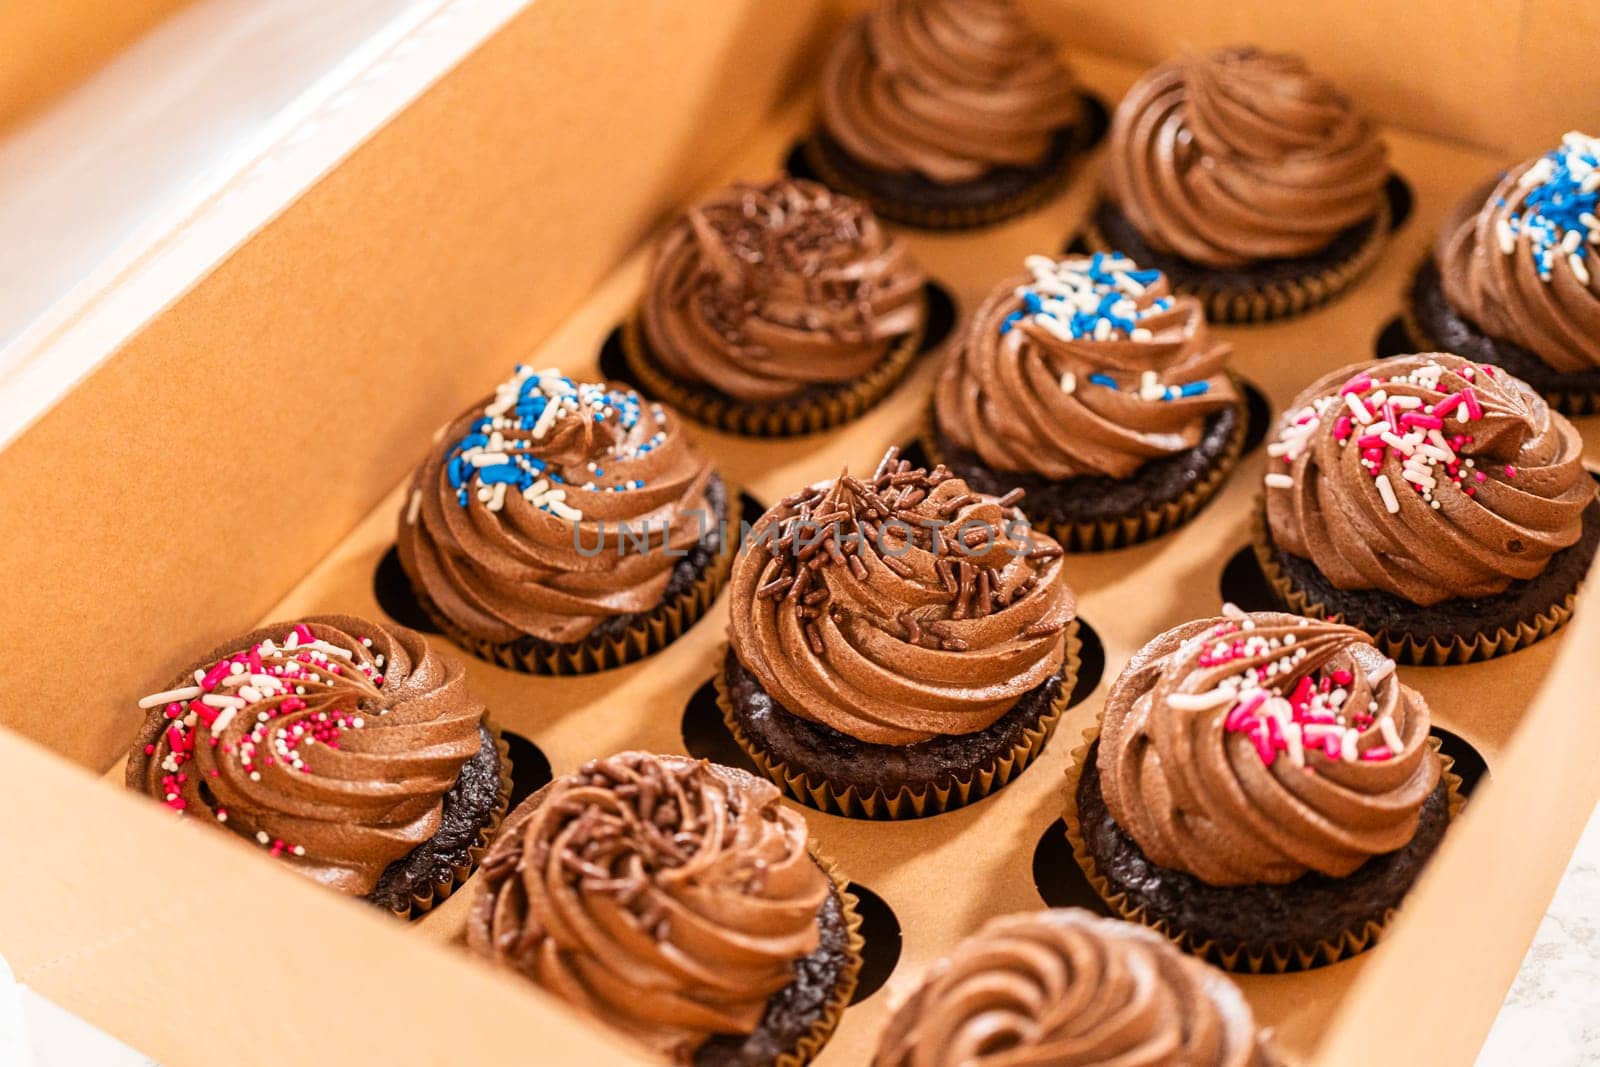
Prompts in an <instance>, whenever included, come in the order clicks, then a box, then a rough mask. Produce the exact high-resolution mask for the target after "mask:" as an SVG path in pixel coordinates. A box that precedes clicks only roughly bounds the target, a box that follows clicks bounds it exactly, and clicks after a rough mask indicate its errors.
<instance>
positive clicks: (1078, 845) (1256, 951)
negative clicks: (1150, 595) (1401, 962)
mask: <svg viewBox="0 0 1600 1067" xmlns="http://www.w3.org/2000/svg"><path fill="white" fill-rule="evenodd" d="M1099 737H1100V723H1099V721H1098V720H1097V721H1096V722H1095V724H1094V725H1092V726H1090V727H1088V728H1087V729H1085V730H1084V731H1083V744H1081V745H1080V746H1079V747H1077V748H1075V749H1073V750H1072V759H1071V760H1070V761H1069V762H1068V764H1067V772H1066V779H1067V802H1066V810H1065V811H1064V812H1063V813H1062V821H1063V822H1064V823H1065V824H1066V827H1067V842H1068V843H1069V844H1070V845H1071V846H1072V855H1073V858H1074V859H1076V860H1077V861H1078V866H1079V867H1080V868H1082V870H1083V875H1084V877H1085V878H1086V879H1088V882H1089V884H1090V885H1091V886H1092V887H1093V888H1094V891H1095V892H1096V893H1098V894H1099V895H1100V898H1101V899H1102V900H1104V901H1105V902H1106V904H1107V905H1108V906H1109V907H1110V908H1111V910H1112V911H1113V912H1114V913H1115V914H1116V915H1117V916H1118V917H1119V918H1122V919H1126V920H1127V921H1128V922H1135V923H1139V924H1140V925H1141V926H1148V927H1149V928H1150V929H1152V930H1155V931H1156V932H1157V933H1159V934H1161V935H1162V936H1163V937H1165V938H1167V939H1168V940H1169V941H1171V942H1172V943H1173V944H1175V945H1177V946H1178V947H1179V948H1180V949H1182V950H1183V951H1185V952H1187V953H1189V954H1190V955H1193V956H1198V957H1200V958H1201V959H1203V960H1206V961H1207V962H1209V963H1214V964H1216V965H1217V966H1218V967H1221V968H1222V969H1223V970H1226V971H1235V972H1239V973H1243V974H1282V973H1284V972H1286V971H1289V970H1295V969H1302V970H1303V969H1309V968H1312V967H1321V966H1324V965H1326V964H1330V963H1337V962H1338V961H1340V960H1342V959H1348V958H1350V957H1351V956H1356V955H1359V954H1360V953H1362V952H1365V951H1366V950H1367V949H1369V948H1371V947H1372V946H1373V945H1375V944H1377V943H1378V941H1379V940H1380V939H1382V937H1383V934H1384V932H1385V931H1386V930H1387V929H1388V928H1389V924H1390V923H1391V922H1392V921H1393V920H1394V917H1395V915H1396V914H1397V913H1398V911H1399V908H1388V909H1385V911H1384V913H1383V917H1382V918H1381V919H1376V920H1368V921H1367V922H1365V923H1363V924H1362V925H1361V926H1359V927H1356V928H1352V929H1348V930H1340V931H1338V932H1337V933H1335V934H1330V935H1329V936H1328V937H1325V938H1323V939H1321V940H1319V941H1316V942H1311V943H1299V942H1292V941H1285V942H1280V943H1276V944H1272V945H1268V946H1265V947H1258V946H1249V945H1245V944H1242V943H1241V944H1231V945H1230V944H1223V943H1221V942H1219V941H1216V940H1203V939H1200V938H1197V937H1195V936H1194V935H1192V934H1190V933H1189V932H1188V931H1186V930H1182V929H1179V928H1176V927H1174V926H1173V925H1172V924H1171V923H1168V922H1167V921H1166V920H1165V919H1152V918H1151V917H1150V916H1149V915H1148V914H1147V913H1146V912H1145V909H1144V908H1143V907H1142V906H1141V905H1139V904H1138V903H1137V902H1135V901H1133V900H1132V899H1130V898H1129V897H1128V895H1127V894H1126V893H1119V892H1117V891H1116V890H1115V889H1113V888H1112V886H1111V883H1110V881H1109V880H1107V878H1106V877H1105V875H1103V874H1101V873H1100V866H1099V864H1097V863H1096V862H1095V859H1094V854H1093V853H1092V852H1090V851H1089V845H1088V842H1087V841H1085V840H1084V836H1083V823H1082V820H1081V819H1080V818H1079V816H1078V784H1079V780H1080V779H1081V778H1082V777H1083V767H1084V762H1085V760H1087V758H1088V755H1089V748H1090V746H1091V745H1093V744H1094V742H1095V741H1097V740H1098V739H1099ZM1428 745H1429V747H1430V748H1432V749H1433V751H1434V752H1435V753H1436V754H1437V755H1438V757H1439V765H1440V767H1439V773H1440V777H1441V779H1442V780H1443V781H1444V784H1445V799H1446V810H1447V811H1448V813H1449V819H1450V821H1451V822H1454V821H1455V819H1456V817H1457V816H1458V815H1460V813H1461V808H1462V806H1463V805H1464V804H1465V803H1466V799H1465V798H1464V797H1463V796H1462V795H1461V779H1460V777H1459V776H1457V775H1456V774H1455V773H1454V771H1452V769H1451V768H1452V767H1454V766H1455V760H1453V759H1451V758H1450V757H1449V756H1447V755H1445V754H1444V752H1442V751H1441V750H1440V747H1439V739H1438V738H1437V737H1433V736H1430V737H1429V738H1428ZM1446 832H1448V831H1446Z"/></svg>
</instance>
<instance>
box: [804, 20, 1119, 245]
mask: <svg viewBox="0 0 1600 1067" xmlns="http://www.w3.org/2000/svg"><path fill="white" fill-rule="evenodd" d="M820 81H821V88H820V91H819V100H818V111H819V116H818V123H817V128H816V130H815V131H814V132H813V133H812V135H811V137H810V139H809V140H808V141H807V142H806V146H805V153H806V161H807V162H808V163H809V164H810V165H811V167H812V169H813V170H815V171H816V172H817V173H818V174H820V175H821V176H822V177H823V180H824V181H826V182H827V183H828V184H829V185H831V186H833V187H834V188H835V189H842V190H844V191H845V192H848V193H850V194H851V195H852V196H859V197H861V198H862V199H864V200H866V201H867V202H868V203H870V204H871V205H872V207H873V209H874V210H875V211H877V212H878V213H879V214H881V215H882V216H883V217H884V218H888V219H893V220H895V221H897V222H905V223H910V224H912V225H915V226H926V227H930V228H934V229H957V228H966V227H972V226H984V225H988V224H989V223H993V222H998V221H999V220H1001V219H1005V218H1009V217H1010V216H1013V215H1018V214H1021V213H1022V212H1024V211H1028V210H1030V209H1032V208H1033V207H1035V206H1037V205H1038V204H1041V203H1043V202H1044V201H1045V200H1046V199H1048V198H1049V197H1050V196H1052V195H1054V193H1055V192H1056V191H1057V190H1058V189H1059V188H1060V186H1061V184H1062V182H1063V181H1064V180H1065V178H1066V176H1067V173H1068V169H1069V166H1070V164H1071V163H1072V162H1073V161H1074V160H1075V159H1077V158H1078V157H1079V156H1081V154H1082V153H1083V152H1084V151H1085V150H1087V149H1088V148H1089V146H1090V145H1091V144H1093V142H1094V140H1095V139H1096V138H1097V137H1098V136H1099V134H1100V133H1101V132H1102V130H1101V129H1100V128H1099V127H1098V125H1097V123H1096V121H1095V120H1094V118H1093V117H1092V114H1091V112H1090V111H1089V109H1088V108H1086V107H1085V106H1084V98H1083V96H1082V94H1081V93H1080V91H1079V89H1078V86H1077V83H1076V81H1075V80H1074V78H1073V76H1072V72H1071V71H1070V70H1069V69H1068V68H1067V66H1066V64H1065V63H1064V62H1063V61H1062V58H1061V54H1060V50H1059V48H1058V47H1057V45H1056V43H1055V42H1054V41H1051V40H1049V39H1048V38H1046V37H1044V36H1042V35H1041V34H1039V33H1038V32H1037V31H1036V30H1035V29H1034V28H1033V27H1032V26H1030V25H1029V24H1028V22H1027V20H1026V19H1025V18H1024V17H1023V15H1022V13H1021V12H1020V11H1018V10H1017V7H1016V5H1015V4H1014V3H1012V0H880V2H879V3H878V4H877V5H876V6H874V7H873V8H872V10H871V11H869V12H867V13H866V14H863V15H861V16H860V17H859V18H857V19H856V20H855V21H854V22H853V23H851V25H850V27H849V28H848V29H847V30H845V31H844V33H843V34H841V35H840V37H839V39H838V41H837V42H835V44H834V45H833V47H832V49H831V50H830V51H829V53H828V57H827V59H826V61H825V62H824V64H823V68H822V73H821V76H820Z"/></svg>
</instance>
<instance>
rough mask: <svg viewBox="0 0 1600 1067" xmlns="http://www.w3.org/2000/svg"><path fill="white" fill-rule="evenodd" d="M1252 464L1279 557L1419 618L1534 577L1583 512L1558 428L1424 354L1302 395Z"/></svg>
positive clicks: (1571, 535)
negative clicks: (1376, 594) (1262, 478)
mask: <svg viewBox="0 0 1600 1067" xmlns="http://www.w3.org/2000/svg"><path fill="white" fill-rule="evenodd" d="M1385 434H1387V437H1385V436H1384V435H1385ZM1268 454H1269V455H1270V456H1273V457H1275V460H1269V462H1268V473H1267V478H1266V486H1267V490H1266V495H1267V522H1268V525H1269V527H1270V529H1271V533H1272V538H1273V540H1274V541H1275V542H1276V543H1277V544H1278V546H1279V547H1280V548H1282V549H1283V550H1284V551H1286V552H1289V553H1292V554H1293V555H1296V556H1300V557H1301V558H1304V559H1309V560H1311V561H1312V562H1313V563H1315V564H1316V566H1317V569H1318V570H1319V571H1320V572H1321V573H1322V575H1323V576H1324V577H1325V578H1327V579H1328V581H1329V582H1331V583H1332V584H1333V585H1334V586H1335V587H1337V588H1339V589H1378V590H1382V591H1383V592H1385V593H1390V594H1392V595H1394V596H1397V597H1400V598H1402V599H1404V600H1407V601H1409V602H1411V603H1413V604H1418V605H1422V606H1428V605H1431V604H1437V603H1439V602H1440V601H1442V600H1447V599H1450V598H1452V597H1480V596H1491V595H1493V594H1495V593H1499V592H1502V591H1503V590H1504V589H1505V588H1506V587H1507V586H1508V585H1510V584H1511V582H1512V581H1513V580H1514V579H1519V578H1521V579H1526V578H1532V577H1534V576H1535V575H1537V574H1539V573H1541V572H1542V571H1543V570H1544V567H1545V565H1546V563H1548V562H1549V559H1550V557H1551V556H1552V555H1554V554H1555V553H1556V552H1559V551H1560V550H1561V549H1563V548H1565V547H1567V546H1568V545H1571V544H1573V543H1575V542H1576V541H1577V540H1578V539H1579V537H1580V536H1581V535H1582V517H1581V516H1582V512H1583V509H1584V507H1585V506H1586V505H1587V504H1588V503H1589V501H1590V500H1592V499H1594V485H1593V483H1592V482H1590V480H1589V478H1588V476H1587V475H1586V474H1585V473H1584V470H1583V463H1582V455H1583V441H1582V439H1581V438H1580V437H1579V436H1578V431H1577V430H1576V429H1574V428H1573V426H1572V424H1571V423H1570V422H1568V421H1567V420H1566V419H1565V418H1563V417H1562V416H1560V415H1559V414H1557V413H1555V412H1553V411H1551V410H1550V406H1549V405H1548V404H1546V403H1545V401H1544V399H1543V398H1542V397H1540V396H1539V395H1538V394H1537V393H1535V392H1534V391H1533V390H1532V389H1531V388H1529V387H1528V386H1527V385H1526V384H1524V383H1523V382H1522V381H1520V380H1519V379H1517V378H1514V377H1512V376H1511V375H1509V374H1507V373H1506V372H1505V371H1503V370H1500V369H1498V368H1495V367H1490V366H1480V365H1476V364H1473V363H1469V362H1468V361H1466V360H1464V359H1461V358H1460V357H1458V356H1452V355H1443V354H1439V353H1433V354H1425V355H1414V356H1403V357H1400V358H1396V359H1388V360H1381V361H1378V362H1374V363H1366V364H1357V365H1354V366H1350V367H1346V368H1344V369H1342V370H1338V371H1334V372H1332V373H1331V374H1328V375H1325V376H1324V377H1322V378H1320V379H1318V380H1317V381H1316V382H1314V383H1313V384H1312V385H1311V386H1309V387H1308V388H1307V389H1306V390H1305V391H1304V392H1303V393H1301V394H1300V396H1299V397H1298V398H1297V399H1296V400H1295V401H1294V403H1293V404H1291V405H1290V406H1289V409H1288V412H1287V414H1285V415H1284V417H1283V419H1282V420H1280V423H1279V433H1278V439H1277V440H1276V441H1274V442H1273V443H1271V444H1270V445H1269V446H1268Z"/></svg>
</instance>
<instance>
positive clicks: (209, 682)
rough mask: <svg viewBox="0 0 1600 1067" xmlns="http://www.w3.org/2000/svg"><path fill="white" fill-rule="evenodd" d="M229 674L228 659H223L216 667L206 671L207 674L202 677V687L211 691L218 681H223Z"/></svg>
mask: <svg viewBox="0 0 1600 1067" xmlns="http://www.w3.org/2000/svg"><path fill="white" fill-rule="evenodd" d="M227 676H228V661H227V660H223V661H222V662H221V663H219V664H217V665H216V666H215V667H212V668H211V669H210V670H209V671H206V676H205V677H204V678H202V679H200V688H201V689H203V690H205V691H206V692H208V693H209V692H211V690H213V689H215V688H216V687H217V683H218V682H220V681H222V680H223V679H224V678H226V677H227Z"/></svg>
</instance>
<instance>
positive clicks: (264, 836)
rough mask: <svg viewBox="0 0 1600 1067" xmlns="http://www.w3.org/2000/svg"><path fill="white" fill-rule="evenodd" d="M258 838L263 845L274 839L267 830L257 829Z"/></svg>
mask: <svg viewBox="0 0 1600 1067" xmlns="http://www.w3.org/2000/svg"><path fill="white" fill-rule="evenodd" d="M256 840H257V841H260V842H261V843H262V844H263V845H265V844H268V843H270V842H271V841H272V837H271V835H270V834H268V833H267V832H266V831H265V830H257V831H256Z"/></svg>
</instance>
